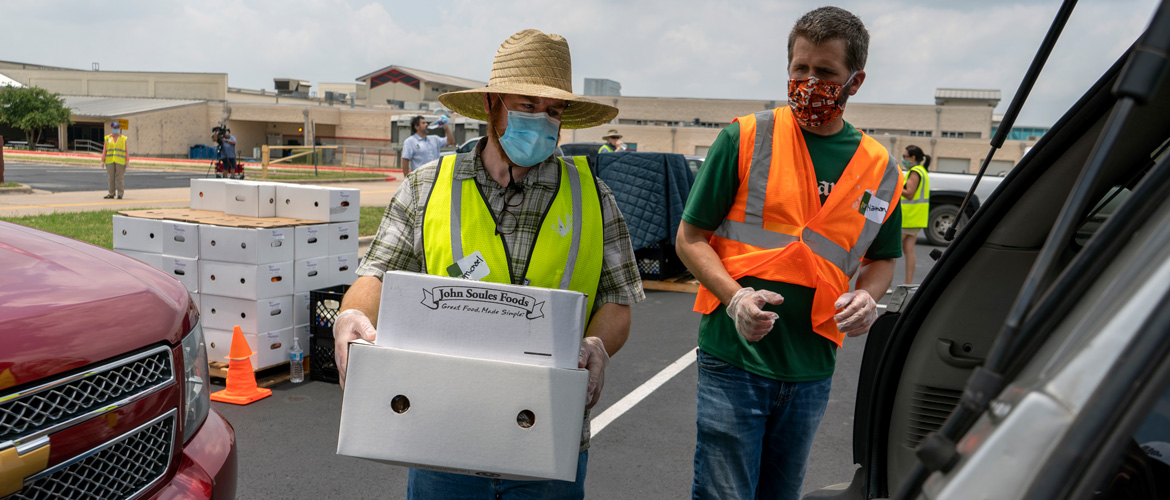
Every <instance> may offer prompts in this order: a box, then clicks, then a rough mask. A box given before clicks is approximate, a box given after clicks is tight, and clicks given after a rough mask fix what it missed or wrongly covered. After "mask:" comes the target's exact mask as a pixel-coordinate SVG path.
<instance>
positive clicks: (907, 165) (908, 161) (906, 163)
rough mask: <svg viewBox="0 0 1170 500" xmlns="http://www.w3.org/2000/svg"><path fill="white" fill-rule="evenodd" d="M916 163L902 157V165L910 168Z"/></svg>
mask: <svg viewBox="0 0 1170 500" xmlns="http://www.w3.org/2000/svg"><path fill="white" fill-rule="evenodd" d="M914 165H915V163H914V160H911V159H909V158H902V167H904V168H910V167H913V166H914Z"/></svg>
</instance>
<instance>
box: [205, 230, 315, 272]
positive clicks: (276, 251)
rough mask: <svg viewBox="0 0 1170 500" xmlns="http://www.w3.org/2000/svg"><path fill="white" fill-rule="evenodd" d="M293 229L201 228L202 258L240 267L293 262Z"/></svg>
mask: <svg viewBox="0 0 1170 500" xmlns="http://www.w3.org/2000/svg"><path fill="white" fill-rule="evenodd" d="M293 232H294V231H293V228H291V227H274V228H264V229H252V228H242V227H228V226H212V225H208V224H204V225H201V226H199V258H201V259H205V260H217V261H220V262H235V263H238V264H267V263H270V262H286V261H291V260H293V254H294V250H293V244H294V243H293Z"/></svg>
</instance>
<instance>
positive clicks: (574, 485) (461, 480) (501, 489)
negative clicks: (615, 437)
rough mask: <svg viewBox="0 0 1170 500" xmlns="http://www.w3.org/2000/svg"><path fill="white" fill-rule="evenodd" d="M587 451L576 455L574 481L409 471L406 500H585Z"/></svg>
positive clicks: (419, 470)
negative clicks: (494, 477)
mask: <svg viewBox="0 0 1170 500" xmlns="http://www.w3.org/2000/svg"><path fill="white" fill-rule="evenodd" d="M588 462H589V450H585V451H582V452H581V454H580V455H578V456H577V480H576V481H572V482H570V481H513V480H510V479H489V478H486V477H479V476H468V475H463V474H452V473H449V472H434V471H428V470H421V469H410V472H409V473H407V479H406V498H407V500H429V499H434V500H495V499H502V500H541V499H546V498H547V499H558V500H559V499H574V500H581V499H583V498H585V464H586V463H588Z"/></svg>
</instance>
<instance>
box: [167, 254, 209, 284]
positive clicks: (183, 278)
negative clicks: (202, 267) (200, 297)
mask: <svg viewBox="0 0 1170 500" xmlns="http://www.w3.org/2000/svg"><path fill="white" fill-rule="evenodd" d="M159 265H160V266H161V267H159V269H162V270H163V271H166V272H167V274H169V275H171V276H174V277H175V279H177V280H179V281H180V282H182V283H183V286H185V287H187V291H188V292H198V291H199V259H190V258H187V257H175V256H173V255H160V256H159Z"/></svg>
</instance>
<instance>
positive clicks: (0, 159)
mask: <svg viewBox="0 0 1170 500" xmlns="http://www.w3.org/2000/svg"><path fill="white" fill-rule="evenodd" d="M0 184H4V136H2V135H0Z"/></svg>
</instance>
